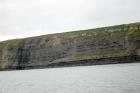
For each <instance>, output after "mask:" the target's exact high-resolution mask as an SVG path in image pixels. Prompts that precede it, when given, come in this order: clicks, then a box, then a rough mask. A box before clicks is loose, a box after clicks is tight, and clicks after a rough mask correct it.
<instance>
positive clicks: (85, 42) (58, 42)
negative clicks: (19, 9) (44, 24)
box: [0, 23, 140, 70]
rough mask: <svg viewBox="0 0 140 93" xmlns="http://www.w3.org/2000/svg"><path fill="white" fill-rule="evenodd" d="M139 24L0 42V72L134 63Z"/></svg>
mask: <svg viewBox="0 0 140 93" xmlns="http://www.w3.org/2000/svg"><path fill="white" fill-rule="evenodd" d="M139 59H140V23H132V24H123V25H117V26H110V27H102V28H96V29H88V30H81V31H73V32H66V33H57V34H49V35H43V36H38V37H30V38H24V39H15V40H7V41H3V42H0V70H6V69H26V68H41V67H58V66H75V65H91V64H108V63H123V62H124V63H125V62H135V61H139Z"/></svg>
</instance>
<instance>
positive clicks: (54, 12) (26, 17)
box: [0, 0, 140, 41]
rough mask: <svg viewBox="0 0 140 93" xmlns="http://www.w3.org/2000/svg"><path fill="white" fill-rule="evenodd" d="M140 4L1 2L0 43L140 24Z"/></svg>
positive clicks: (128, 0) (112, 0) (137, 0)
mask: <svg viewBox="0 0 140 93" xmlns="http://www.w3.org/2000/svg"><path fill="white" fill-rule="evenodd" d="M139 4H140V0H0V41H3V40H8V39H16V38H25V37H31V36H38V35H44V34H51V33H60V32H68V31H75V30H83V29H91V28H97V27H104V26H111V25H118V24H125V23H133V22H140V5H139Z"/></svg>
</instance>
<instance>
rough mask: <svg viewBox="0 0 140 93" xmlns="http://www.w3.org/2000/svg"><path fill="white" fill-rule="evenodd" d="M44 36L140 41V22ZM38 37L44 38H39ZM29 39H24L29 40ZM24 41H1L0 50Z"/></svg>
mask: <svg viewBox="0 0 140 93" xmlns="http://www.w3.org/2000/svg"><path fill="white" fill-rule="evenodd" d="M43 36H49V37H51V36H57V37H60V38H75V37H82V36H92V37H110V36H115V37H124V36H125V37H128V38H135V39H136V38H137V39H140V22H137V23H131V24H122V25H116V26H109V27H101V28H95V29H88V30H79V31H72V32H64V33H55V34H48V35H43ZM38 37H42V36H38ZM29 38H30V37H29ZM29 38H24V39H29ZM31 38H36V37H31ZM24 39H13V40H6V41H1V42H0V48H4V47H7V46H14V45H18V44H19V43H20V42H21V41H22V40H24Z"/></svg>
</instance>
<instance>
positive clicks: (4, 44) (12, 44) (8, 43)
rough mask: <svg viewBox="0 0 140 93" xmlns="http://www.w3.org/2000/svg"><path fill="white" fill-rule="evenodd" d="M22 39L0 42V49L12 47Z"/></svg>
mask: <svg viewBox="0 0 140 93" xmlns="http://www.w3.org/2000/svg"><path fill="white" fill-rule="evenodd" d="M21 40H22V39H13V40H7V41H2V42H0V48H4V47H8V46H14V45H17V44H18V43H20V41H21Z"/></svg>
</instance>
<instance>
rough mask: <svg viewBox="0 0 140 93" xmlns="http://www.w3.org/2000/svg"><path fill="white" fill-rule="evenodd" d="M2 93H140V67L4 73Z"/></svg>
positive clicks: (0, 89) (93, 67)
mask: <svg viewBox="0 0 140 93" xmlns="http://www.w3.org/2000/svg"><path fill="white" fill-rule="evenodd" d="M0 93H140V63H132V64H113V65H97V66H83V67H67V68H52V69H36V70H35V69H34V70H22V71H2V72H0Z"/></svg>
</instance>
